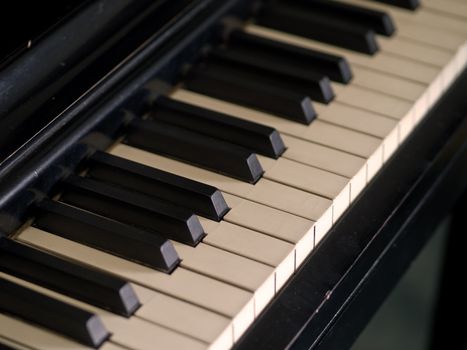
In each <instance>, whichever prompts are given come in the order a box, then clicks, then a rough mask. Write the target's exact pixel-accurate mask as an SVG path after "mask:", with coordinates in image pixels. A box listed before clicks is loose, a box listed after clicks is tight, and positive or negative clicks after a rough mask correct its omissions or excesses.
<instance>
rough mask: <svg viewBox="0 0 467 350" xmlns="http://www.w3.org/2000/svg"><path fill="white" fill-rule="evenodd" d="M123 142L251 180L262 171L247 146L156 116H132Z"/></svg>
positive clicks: (255, 178)
mask: <svg viewBox="0 0 467 350" xmlns="http://www.w3.org/2000/svg"><path fill="white" fill-rule="evenodd" d="M125 142H126V143H128V144H129V145H132V146H135V147H139V148H142V149H145V150H148V151H151V152H156V153H161V154H165V155H168V156H171V157H174V158H177V159H180V160H183V161H186V162H188V163H193V164H196V165H199V166H202V167H205V168H208V169H211V170H214V171H217V172H219V173H222V174H225V175H227V176H231V177H234V178H238V179H240V180H243V181H247V182H251V183H255V182H256V181H258V180H259V178H260V177H261V175H262V174H263V168H262V167H261V164H260V163H259V161H258V158H257V157H256V154H254V153H252V152H250V151H248V150H247V149H245V148H242V147H239V146H237V145H233V144H231V143H228V142H225V141H222V140H218V139H215V138H212V137H209V136H205V135H202V134H198V133H195V132H193V131H190V130H187V129H184V128H180V127H177V126H174V125H170V124H167V123H163V122H160V121H156V120H144V121H143V120H140V119H137V120H134V122H133V123H131V125H130V127H129V132H128V134H127V139H126V141H125Z"/></svg>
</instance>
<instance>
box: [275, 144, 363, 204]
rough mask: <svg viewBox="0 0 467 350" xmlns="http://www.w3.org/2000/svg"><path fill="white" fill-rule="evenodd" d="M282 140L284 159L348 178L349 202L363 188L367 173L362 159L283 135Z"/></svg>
mask: <svg viewBox="0 0 467 350" xmlns="http://www.w3.org/2000/svg"><path fill="white" fill-rule="evenodd" d="M282 138H283V140H284V142H285V144H286V145H287V150H286V151H285V153H284V154H283V157H284V158H287V159H291V160H294V161H296V162H300V163H303V164H306V165H310V166H313V167H316V168H320V169H323V170H326V171H330V172H333V173H335V174H338V175H341V176H345V177H346V178H348V179H349V181H350V191H351V200H353V199H354V198H355V197H356V196H357V195H358V194H359V193H360V192H361V191H362V190H363V188H364V187H365V185H366V181H367V179H366V176H367V171H366V160H365V159H364V158H361V157H357V156H353V155H351V154H348V153H345V152H341V151H337V150H334V149H332V148H328V147H324V146H320V145H317V144H314V143H312V142H308V141H304V140H301V139H298V138H296V137H292V136H287V135H283V136H282Z"/></svg>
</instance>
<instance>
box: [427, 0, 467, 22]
mask: <svg viewBox="0 0 467 350" xmlns="http://www.w3.org/2000/svg"><path fill="white" fill-rule="evenodd" d="M423 6H424V7H425V8H427V9H429V10H432V11H434V12H435V11H436V12H439V13H442V14H446V15H449V16H452V17H457V18H461V19H462V20H467V4H465V3H460V2H449V1H439V0H427V1H425V0H423Z"/></svg>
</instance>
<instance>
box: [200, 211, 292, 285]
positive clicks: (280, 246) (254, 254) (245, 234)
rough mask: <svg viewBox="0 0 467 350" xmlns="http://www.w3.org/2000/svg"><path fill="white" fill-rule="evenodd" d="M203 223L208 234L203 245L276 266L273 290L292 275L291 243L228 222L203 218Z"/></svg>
mask: <svg viewBox="0 0 467 350" xmlns="http://www.w3.org/2000/svg"><path fill="white" fill-rule="evenodd" d="M202 223H203V226H204V227H206V232H207V233H208V235H207V236H206V238H205V239H204V240H203V242H204V243H206V244H209V245H211V246H214V247H217V248H220V249H223V250H225V251H229V252H232V253H235V254H238V255H241V256H244V257H246V258H249V259H251V260H255V261H259V262H261V263H263V264H266V265H269V266H272V267H275V268H276V269H275V273H276V281H275V283H276V289H279V288H280V287H281V286H282V285H283V284H284V283H285V282H286V281H287V279H288V278H289V277H290V276H291V275H292V273H293V272H294V270H295V251H294V246H293V245H292V244H290V243H288V242H285V241H282V240H280V239H276V238H274V237H271V236H268V235H265V234H261V233H259V232H256V231H253V230H250V229H247V228H245V227H242V226H239V225H234V224H232V223H230V222H227V221H221V222H215V221H212V220H208V219H202Z"/></svg>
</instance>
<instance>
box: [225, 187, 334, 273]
mask: <svg viewBox="0 0 467 350" xmlns="http://www.w3.org/2000/svg"><path fill="white" fill-rule="evenodd" d="M224 197H225V200H226V201H227V204H228V205H229V207H231V208H232V209H231V210H230V211H229V212H228V213H227V215H226V216H225V217H224V219H225V220H228V221H229V222H232V223H236V224H238V225H241V226H245V227H247V228H249V229H252V230H255V231H258V232H262V233H264V234H267V235H271V236H273V237H276V238H279V239H282V240H284V241H287V242H290V243H293V244H295V249H296V263H297V266H298V265H299V264H300V263H301V262H302V261H303V259H305V257H306V256H307V255H308V254H309V253H310V251H311V250H312V249H313V248H314V233H315V225H316V224H317V223H315V222H313V221H311V220H306V219H303V218H301V217H298V216H294V215H292V214H289V213H286V212H283V211H280V210H277V209H274V208H271V207H267V206H265V205H261V204H258V203H254V202H250V201H248V200H245V199H242V198H239V197H236V196H232V195H229V194H225V195H224ZM331 208H332V207H331ZM331 210H332V209H331ZM321 220H322V221H321ZM321 220H320V221H321V223H320V225H319V227H320V229H319V230H320V231H321V229H323V230H327V229H329V227H330V225H331V224H332V211H330V210H329V209H328V211H326V213H325V214H324V215H323V217H322V219H321ZM320 233H321V232H320ZM323 234H324V233H323Z"/></svg>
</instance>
